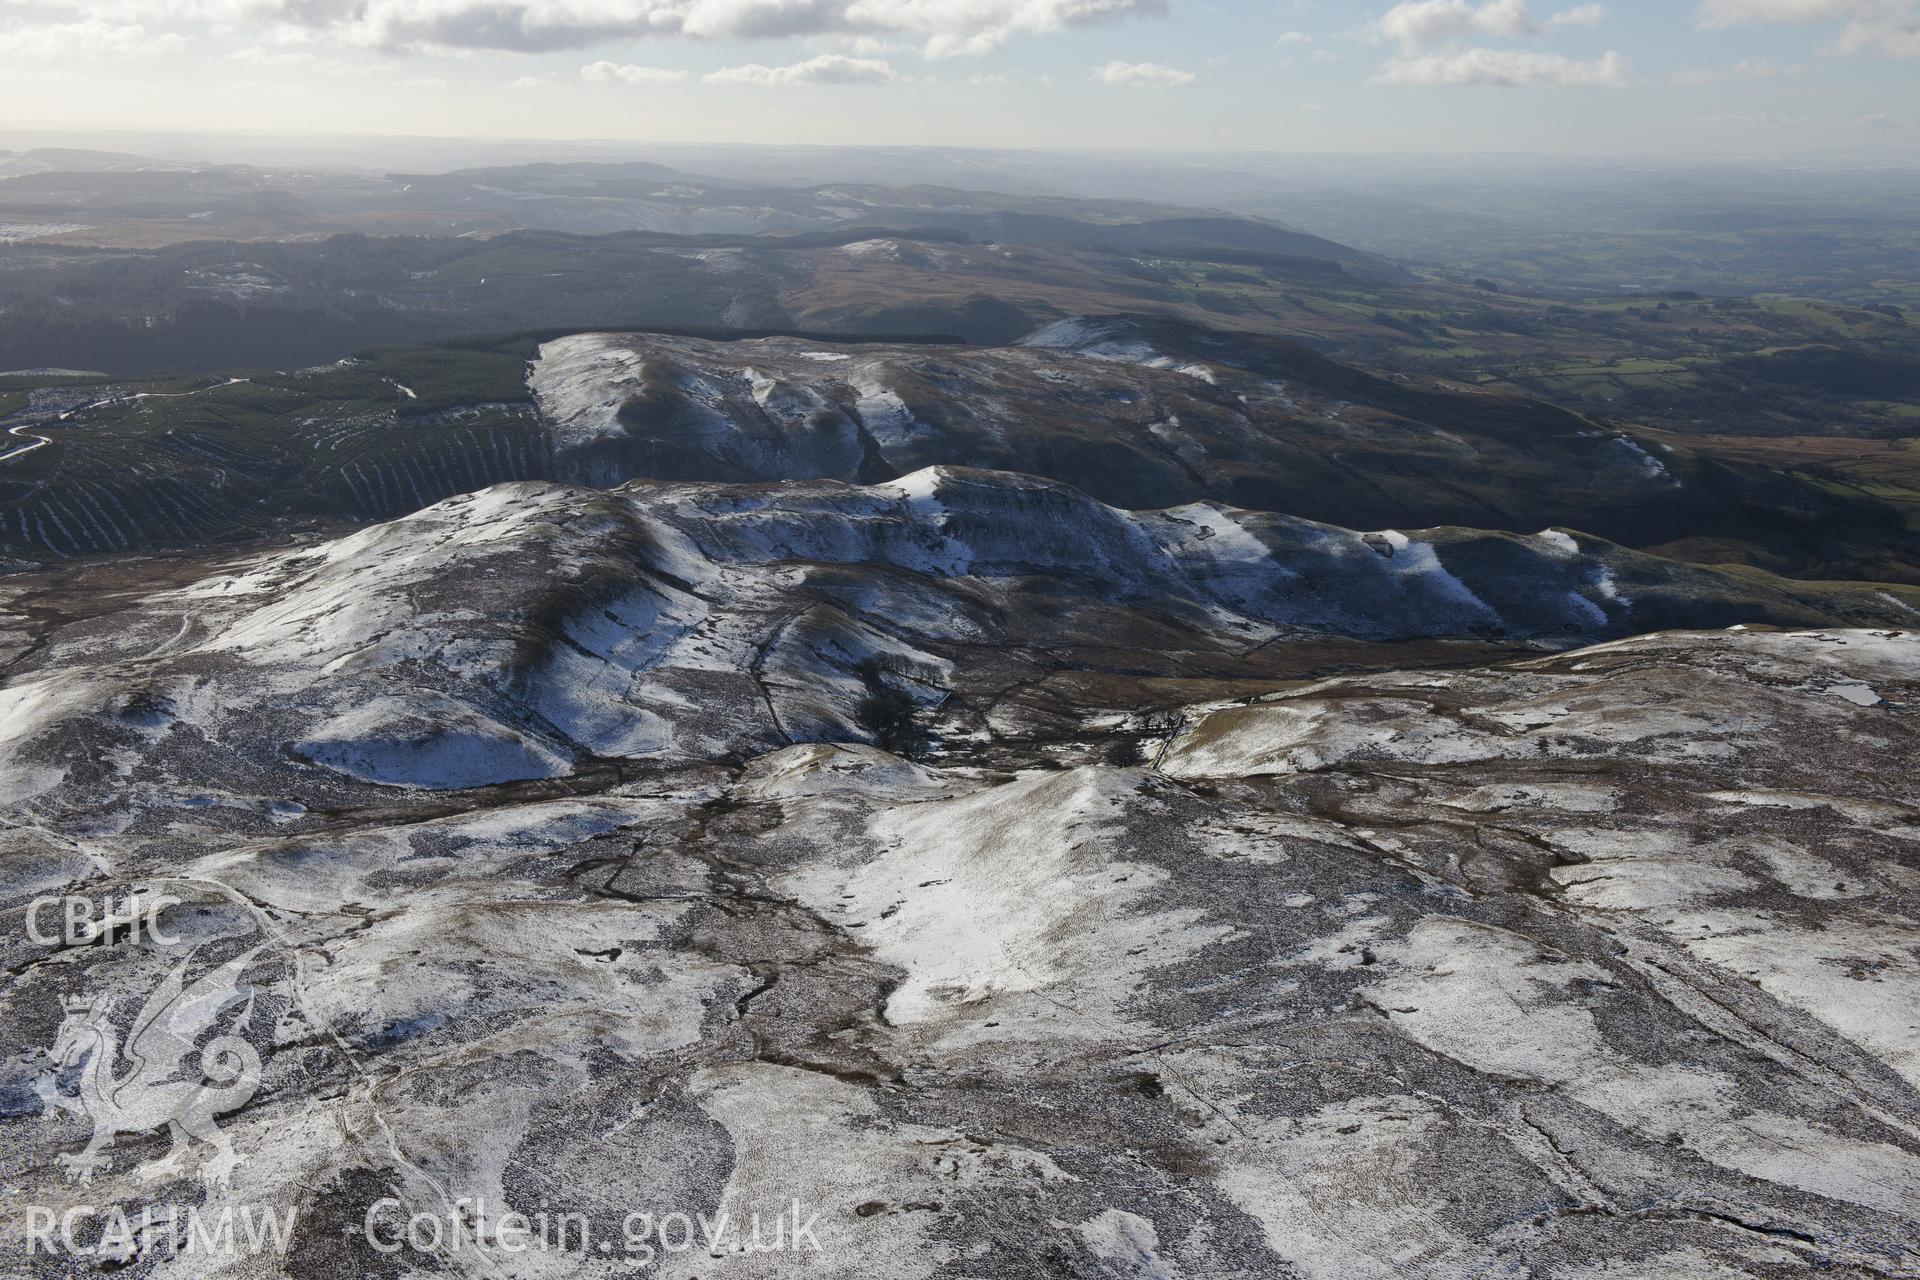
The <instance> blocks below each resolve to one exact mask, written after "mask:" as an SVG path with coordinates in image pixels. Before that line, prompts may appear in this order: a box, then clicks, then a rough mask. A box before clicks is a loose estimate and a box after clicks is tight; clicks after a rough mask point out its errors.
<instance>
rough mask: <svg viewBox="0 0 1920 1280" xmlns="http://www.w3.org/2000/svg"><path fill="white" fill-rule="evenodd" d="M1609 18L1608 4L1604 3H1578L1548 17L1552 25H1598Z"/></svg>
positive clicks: (1548, 23)
mask: <svg viewBox="0 0 1920 1280" xmlns="http://www.w3.org/2000/svg"><path fill="white" fill-rule="evenodd" d="M1606 20H1607V6H1605V5H1603V4H1577V5H1575V6H1574V7H1573V8H1571V9H1562V10H1561V11H1560V12H1559V13H1556V14H1553V15H1552V16H1551V17H1549V18H1548V19H1547V25H1548V26H1550V27H1597V26H1599V25H1600V24H1601V23H1603V22H1605V21H1606Z"/></svg>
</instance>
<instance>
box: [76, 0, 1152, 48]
mask: <svg viewBox="0 0 1920 1280" xmlns="http://www.w3.org/2000/svg"><path fill="white" fill-rule="evenodd" d="M45 2H46V3H48V4H50V5H53V6H57V7H65V8H69V9H79V8H81V6H82V4H83V3H85V0H45ZM105 2H106V3H108V4H110V5H113V6H114V7H115V9H116V11H123V12H126V13H128V14H130V15H135V16H139V17H142V18H145V19H148V20H158V19H159V18H161V17H164V18H165V19H166V20H168V21H170V22H176V21H190V22H196V23H216V24H224V25H226V26H229V27H231V28H233V29H236V30H241V31H253V30H259V31H267V32H273V31H307V32H310V33H312V34H314V35H317V36H321V37H323V38H326V39H330V40H333V41H335V42H338V43H341V44H347V45H357V46H372V47H380V48H406V49H505V50H517V51H523V52H545V51H553V50H559V49H581V48H588V47H591V46H594V45H598V44H605V43H611V42H614V41H626V40H634V39H641V38H660V37H674V36H682V37H687V38H690V39H698V40H738V39H762V38H764V39H788V38H806V37H835V38H840V39H861V40H875V41H878V40H886V39H888V38H898V39H907V40H912V41H914V42H915V43H916V44H919V45H920V46H922V47H923V48H924V50H925V51H926V52H927V53H928V54H929V55H932V56H958V55H969V54H981V53H988V52H991V51H993V50H994V49H997V48H999V47H1000V46H1001V45H1003V44H1004V43H1006V42H1007V41H1008V40H1010V39H1012V38H1014V37H1016V36H1022V35H1041V34H1048V33H1053V32H1059V31H1067V30H1073V29H1076V28H1084V27H1090V26H1094V25H1097V24H1100V23H1105V22H1114V21H1120V20H1124V19H1129V18H1163V17H1166V16H1167V14H1168V12H1169V9H1170V5H1171V0H105Z"/></svg>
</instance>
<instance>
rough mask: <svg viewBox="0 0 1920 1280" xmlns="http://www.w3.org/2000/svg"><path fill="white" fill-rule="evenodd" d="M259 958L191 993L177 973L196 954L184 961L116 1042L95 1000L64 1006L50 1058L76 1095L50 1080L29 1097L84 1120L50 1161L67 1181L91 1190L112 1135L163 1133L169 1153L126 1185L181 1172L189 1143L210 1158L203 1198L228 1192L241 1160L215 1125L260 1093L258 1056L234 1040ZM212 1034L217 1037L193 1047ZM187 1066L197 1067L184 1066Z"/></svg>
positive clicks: (213, 974)
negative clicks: (88, 1134)
mask: <svg viewBox="0 0 1920 1280" xmlns="http://www.w3.org/2000/svg"><path fill="white" fill-rule="evenodd" d="M264 949H265V948H264V947H255V948H253V949H252V950H251V951H247V952H243V953H242V954H240V955H237V956H235V957H234V958H232V959H231V960H228V961H227V962H225V963H224V964H222V965H220V966H219V967H218V968H215V969H213V970H211V971H209V972H208V973H206V974H205V975H203V976H202V977H200V978H199V979H197V980H196V981H195V982H194V983H193V984H192V985H191V986H188V985H187V984H186V974H187V970H188V968H189V966H191V965H192V963H193V960H194V957H195V955H196V954H197V952H194V951H190V952H188V953H187V955H185V956H184V957H182V958H181V960H180V961H179V963H177V964H175V965H174V966H173V968H172V970H171V971H170V972H169V973H168V974H167V978H166V981H164V982H162V983H161V984H160V988H159V989H158V990H157V991H155V992H154V993H153V994H152V995H151V996H149V997H148V998H147V1001H146V1003H145V1004H144V1005H143V1006H142V1007H141V1009H140V1013H139V1015H138V1016H137V1017H135V1018H134V1020H133V1022H132V1024H131V1025H130V1026H129V1027H128V1029H127V1031H126V1035H125V1039H124V1040H122V1039H121V1037H120V1035H119V1033H118V1031H117V1030H116V1028H115V1027H114V1024H113V1022H112V1020H111V1017H110V1012H109V1009H108V1002H107V1000H106V999H105V998H104V997H94V998H92V999H87V998H85V997H81V998H78V999H76V998H72V997H69V998H68V999H67V1000H66V1002H65V1006H66V1017H65V1019H64V1020H63V1021H62V1022H61V1023H60V1030H59V1033H58V1034H57V1035H56V1036H55V1038H54V1042H53V1048H52V1050H51V1057H52V1058H53V1061H54V1063H55V1064H56V1066H57V1067H59V1068H60V1069H62V1070H63V1071H72V1070H73V1069H74V1068H76V1067H77V1068H78V1070H79V1091H78V1093H77V1094H67V1093H62V1092H60V1090H59V1081H58V1077H57V1076H56V1075H55V1074H54V1073H52V1072H48V1073H46V1074H44V1075H42V1076H41V1077H40V1081H39V1084H38V1090H39V1093H40V1097H41V1100H42V1102H43V1104H44V1105H45V1106H46V1108H47V1109H48V1110H49V1111H52V1110H56V1109H57V1110H61V1111H68V1112H73V1113H75V1114H79V1115H83V1116H86V1117H87V1118H89V1119H91V1120H92V1121H93V1136H92V1138H91V1140H89V1141H88V1143H87V1145H86V1147H85V1149H84V1150H81V1151H76V1152H70V1153H63V1154H61V1155H60V1156H59V1157H58V1159H59V1161H60V1163H61V1164H62V1165H63V1166H64V1167H65V1168H66V1170H67V1176H68V1178H69V1179H71V1180H73V1181H76V1182H83V1183H84V1182H91V1181H92V1180H93V1175H94V1174H95V1173H96V1172H97V1171H99V1170H100V1169H102V1168H104V1167H105V1166H106V1165H107V1164H108V1163H109V1161H110V1157H109V1156H107V1155H106V1154H105V1152H106V1150H107V1149H108V1148H109V1147H112V1146H113V1145H114V1141H115V1139H117V1138H118V1137H119V1136H120V1135H122V1134H145V1133H151V1132H153V1131H155V1130H157V1129H160V1128H161V1127H163V1126H165V1127H166V1128H168V1129H170V1130H171V1132H172V1137H173V1146H172V1148H171V1149H170V1150H169V1151H168V1152H167V1154H166V1155H165V1156H162V1157H161V1158H159V1159H157V1160H152V1161H149V1162H147V1163H145V1164H142V1165H140V1166H139V1167H137V1168H136V1169H135V1170H134V1173H135V1176H137V1177H138V1178H140V1179H141V1180H142V1181H153V1180H156V1179H159V1178H163V1177H168V1176H171V1175H173V1174H177V1173H180V1172H181V1171H182V1170H183V1169H184V1167H185V1164H184V1161H185V1157H186V1156H187V1155H188V1153H189V1151H190V1149H191V1148H192V1146H193V1144H194V1143H195V1142H196V1141H197V1142H200V1143H203V1144H205V1145H206V1146H208V1147H211V1148H212V1149H213V1154H212V1155H211V1157H209V1158H208V1159H207V1160H206V1161H205V1162H204V1164H203V1165H202V1166H201V1169H200V1177H201V1180H202V1181H203V1182H204V1183H205V1184H206V1185H207V1187H208V1188H209V1189H210V1190H212V1189H219V1190H225V1189H226V1188H227V1187H228V1185H229V1182H230V1180H231V1178H232V1175H233V1171H234V1169H236V1168H237V1167H239V1164H240V1161H241V1157H240V1156H239V1154H238V1153H236V1152H235V1151H234V1149H233V1143H232V1141H231V1140H230V1139H229V1138H228V1137H227V1136H226V1135H225V1134H224V1133H222V1132H221V1131H220V1128H219V1126H218V1125H217V1124H216V1123H215V1119H216V1117H219V1116H222V1115H225V1114H227V1113H228V1112H231V1111H235V1110H238V1109H239V1108H240V1107H243V1106H245V1105H246V1104H247V1102H248V1101H249V1100H251V1099H252V1097H253V1095H254V1093H255V1091H256V1090H258V1089H259V1087H260V1054H259V1051H258V1050H256V1049H255V1048H254V1047H253V1045H252V1044H250V1043H248V1042H247V1040H246V1039H244V1038H243V1037H242V1036H241V1035H240V1034H238V1031H239V1030H240V1029H242V1028H244V1027H245V1026H246V1025H247V1023H248V1022H249V1021H250V1020H251V1019H252V1017H253V1012H254V999H255V990H254V988H253V987H251V986H248V985H246V984H245V983H244V982H243V980H242V975H243V974H245V972H246V970H247V966H248V965H250V964H251V963H252V962H253V960H254V958H255V957H256V956H258V955H259V954H260V952H261V951H262V950H264ZM236 1006H240V1007H239V1009H238V1010H237V1012H235V1013H234V1014H233V1015H232V1016H231V1017H229V1018H228V1020H227V1025H226V1026H225V1028H223V1029H221V1028H219V1023H220V1021H221V1019H222V1017H223V1015H227V1014H228V1013H229V1011H232V1010H235V1007H236ZM216 1029H219V1034H216V1035H214V1036H213V1037H212V1038H211V1039H209V1040H207V1041H206V1042H205V1044H201V1043H200V1041H201V1037H203V1036H205V1035H206V1034H207V1033H208V1032H209V1031H215V1030H216ZM196 1046H197V1047H198V1049H197V1054H196ZM190 1057H194V1058H196V1061H195V1062H194V1063H193V1065H192V1066H187V1065H186V1062H187V1059H189V1058H190ZM196 1071H197V1074H198V1078H194V1072H196ZM183 1076H184V1078H183Z"/></svg>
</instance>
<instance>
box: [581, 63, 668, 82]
mask: <svg viewBox="0 0 1920 1280" xmlns="http://www.w3.org/2000/svg"><path fill="white" fill-rule="evenodd" d="M580 78H581V79H583V80H591V81H593V82H594V83H595V84H607V83H610V82H612V81H614V80H624V81H626V82H627V83H628V84H679V83H680V82H681V81H682V80H685V79H686V78H687V73H686V72H684V71H675V70H673V69H671V68H669V67H638V66H635V65H634V64H633V63H631V62H626V63H620V62H607V61H605V60H602V61H600V62H589V63H588V64H587V65H586V66H584V67H582V68H580Z"/></svg>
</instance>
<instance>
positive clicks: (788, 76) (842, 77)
mask: <svg viewBox="0 0 1920 1280" xmlns="http://www.w3.org/2000/svg"><path fill="white" fill-rule="evenodd" d="M899 79H900V77H899V76H898V75H897V74H896V73H895V72H894V69H893V67H892V66H890V65H889V64H887V63H885V62H883V61H881V60H880V59H878V58H849V57H847V56H846V55H845V54H840V53H823V54H821V55H820V56H819V57H817V58H809V59H808V60H807V61H805V62H796V63H794V64H793V65H792V66H789V67H768V66H762V65H761V64H759V63H757V62H756V63H749V64H748V65H746V66H743V67H722V68H721V69H720V70H718V71H714V72H710V73H708V75H707V77H706V80H707V83H709V84H757V85H790V84H893V83H895V82H897V81H898V80H899Z"/></svg>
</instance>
